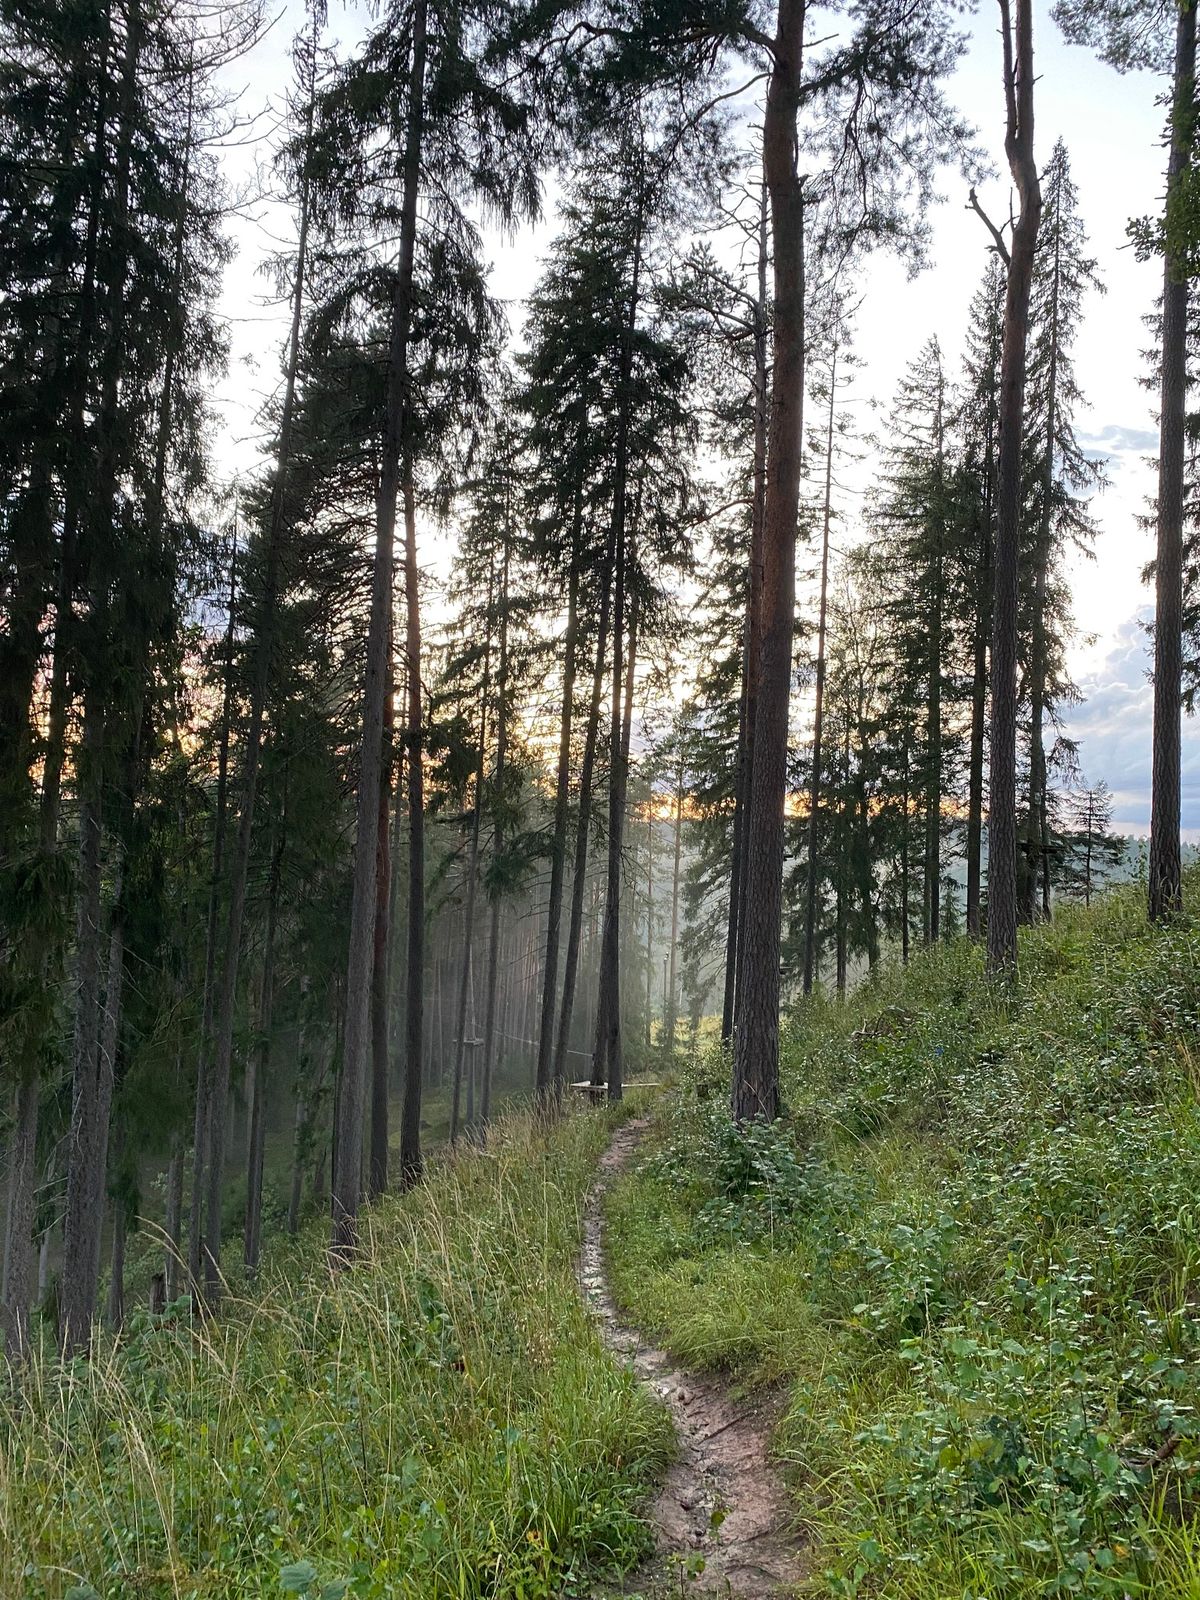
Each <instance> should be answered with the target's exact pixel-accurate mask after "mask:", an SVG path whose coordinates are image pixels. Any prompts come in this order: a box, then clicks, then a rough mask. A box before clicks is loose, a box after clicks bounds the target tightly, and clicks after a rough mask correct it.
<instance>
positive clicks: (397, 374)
mask: <svg viewBox="0 0 1200 1600" xmlns="http://www.w3.org/2000/svg"><path fill="white" fill-rule="evenodd" d="M426 16H427V13H426V4H425V0H417V3H416V5H415V7H414V9H413V20H412V43H411V56H410V63H409V85H408V121H407V127H406V130H405V149H404V179H403V183H404V189H403V200H402V203H401V216H400V240H399V257H398V261H397V266H396V279H395V285H394V288H393V292H392V306H391V328H390V333H389V351H388V377H387V414H386V419H385V424H384V437H383V451H382V461H381V466H380V473H379V488H378V493H377V497H376V509H375V566H374V577H373V581H372V587H371V616H370V622H369V625H368V633H367V674H366V683H365V686H364V691H363V717H362V724H363V726H362V741H361V746H360V757H359V779H358V820H357V829H356V833H355V843H354V878H353V888H352V892H351V903H350V950H349V958H348V962H347V969H346V974H347V975H346V1042H345V1049H344V1053H343V1057H342V1089H341V1096H340V1100H339V1104H338V1144H337V1165H336V1167H335V1170H334V1176H333V1189H332V1205H333V1223H332V1232H331V1236H330V1255H331V1259H332V1261H333V1262H334V1264H335V1265H340V1266H347V1265H348V1264H349V1262H350V1259H351V1258H352V1256H353V1255H354V1254H355V1253H356V1251H357V1248H358V1208H359V1202H360V1199H361V1195H362V1143H363V1109H364V1099H365V1090H366V1077H367V1060H368V1053H369V1049H370V1037H369V1036H370V1026H369V1015H368V1013H369V1003H370V991H371V974H372V971H373V968H374V950H373V940H372V933H373V929H374V923H375V880H376V849H377V844H378V832H379V789H380V784H381V782H382V778H383V706H384V701H385V699H386V697H387V677H388V672H387V658H388V637H389V630H390V622H391V616H392V590H393V551H394V544H395V532H396V502H397V498H398V496H399V494H400V492H401V490H403V495H404V525H405V557H404V570H405V589H406V595H405V604H406V608H407V627H406V635H405V657H406V663H407V669H408V719H407V740H406V743H407V749H408V781H409V847H410V852H411V859H410V865H409V953H408V959H409V991H408V1034H409V1043H410V1049H409V1054H408V1075H407V1076H408V1085H409V1086H412V1085H413V1083H414V1082H415V1086H416V1094H417V1107H418V1110H417V1122H416V1127H415V1128H412V1127H410V1125H409V1117H408V1105H407V1101H408V1093H407V1090H406V1097H405V1098H406V1104H405V1112H406V1114H405V1118H404V1126H403V1128H402V1130H401V1149H400V1176H401V1181H402V1182H403V1183H405V1184H409V1183H412V1182H414V1181H415V1180H416V1178H417V1177H418V1176H419V1174H420V1168H421V1157H420V1111H419V1105H420V1099H419V1097H420V1085H421V1074H420V1062H421V995H420V993H419V992H418V993H417V994H415V995H414V980H413V974H414V963H415V973H416V979H415V986H416V989H417V990H418V991H419V989H420V986H421V981H422V976H423V958H424V948H423V947H424V931H425V897H424V875H423V867H424V828H423V798H422V757H421V633H420V597H419V594H418V592H417V591H418V571H417V551H416V510H415V503H414V499H413V463H412V452H411V447H410V446H409V444H408V441H407V431H408V429H407V422H408V410H409V394H408V385H409V372H408V347H409V337H410V325H411V322H412V304H413V264H414V260H415V255H416V239H417V194H418V189H419V186H420V175H421V145H422V134H423V128H424V104H425V98H424V97H425V54H426V46H427V39H426ZM402 466H403V472H402V470H401V468H402ZM402 479H403V481H401V480H402ZM418 854H419V855H420V860H419V862H418V860H417V857H418ZM414 867H415V870H414ZM418 924H419V926H418ZM414 927H416V932H415V934H414V931H413V930H414ZM414 1042H415V1050H414V1049H413V1048H412V1045H413V1043H414ZM414 1065H415V1070H414ZM414 1133H415V1135H416V1145H415V1147H414V1145H413V1135H414Z"/></svg>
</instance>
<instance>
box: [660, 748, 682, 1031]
mask: <svg viewBox="0 0 1200 1600" xmlns="http://www.w3.org/2000/svg"><path fill="white" fill-rule="evenodd" d="M674 844H675V848H674V851H673V860H672V868H671V949H670V955H669V967H668V974H669V975H668V978H667V1004H666V1010H665V1014H664V1016H663V1038H664V1039H665V1040H666V1044H667V1049H668V1050H674V1048H675V1027H676V1023H677V1021H678V1018H679V865H680V859H681V857H682V853H683V752H682V750H681V751H680V754H679V772H678V774H677V782H676V785H675V841H674Z"/></svg>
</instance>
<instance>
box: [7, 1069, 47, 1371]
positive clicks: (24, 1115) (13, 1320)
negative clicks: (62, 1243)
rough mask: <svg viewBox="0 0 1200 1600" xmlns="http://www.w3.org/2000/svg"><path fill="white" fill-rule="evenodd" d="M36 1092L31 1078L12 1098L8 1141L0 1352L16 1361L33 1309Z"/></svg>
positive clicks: (22, 1349) (22, 1350)
mask: <svg viewBox="0 0 1200 1600" xmlns="http://www.w3.org/2000/svg"><path fill="white" fill-rule="evenodd" d="M40 1095H41V1090H40V1085H39V1083H38V1080H37V1078H36V1077H34V1076H27V1077H24V1078H22V1079H21V1081H20V1083H18V1085H17V1087H16V1090H15V1091H14V1093H13V1119H12V1134H11V1137H10V1141H9V1171H8V1210H7V1216H6V1218H5V1251H4V1320H3V1332H4V1349H5V1353H6V1354H7V1355H8V1356H10V1357H21V1356H23V1355H24V1354H25V1351H26V1350H27V1348H28V1337H29V1308H30V1306H31V1305H32V1304H33V1266H34V1249H33V1224H34V1213H35V1210H36V1202H37V1129H38V1105H39V1100H40Z"/></svg>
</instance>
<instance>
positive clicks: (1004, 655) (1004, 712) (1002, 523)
mask: <svg viewBox="0 0 1200 1600" xmlns="http://www.w3.org/2000/svg"><path fill="white" fill-rule="evenodd" d="M999 4H1000V16H1001V24H1002V35H1003V44H1004V96H1005V105H1006V112H1007V120H1006V131H1005V139H1004V147H1005V153H1006V154H1007V156H1008V164H1009V168H1010V170H1011V172H1012V177H1013V182H1014V184H1015V185H1016V189H1017V196H1018V201H1019V204H1020V212H1019V215H1018V217H1017V220H1016V222H1015V224H1014V226H1013V233H1012V249H1011V252H1010V260H1009V264H1008V282H1007V286H1006V288H1005V296H1004V344H1003V350H1002V353H1001V359H1000V405H999V425H1000V451H999V464H998V469H997V475H996V543H995V559H994V568H993V572H994V588H993V598H992V682H991V690H992V717H991V771H990V785H989V787H990V795H989V804H988V937H987V965H988V970H989V972H991V973H993V974H1005V973H1011V972H1014V971H1015V969H1016V963H1017V883H1016V849H1017V838H1016V832H1017V830H1016V809H1017V620H1018V618H1017V611H1018V591H1019V569H1020V551H1021V437H1022V428H1023V424H1024V407H1025V366H1026V358H1025V350H1026V339H1027V336H1028V331H1029V296H1030V289H1031V285H1032V278H1033V260H1034V251H1035V249H1036V246H1037V233H1038V223H1039V220H1040V218H1041V209H1042V195H1041V188H1040V185H1039V183H1038V171H1037V162H1036V161H1035V159H1034V153H1033V83H1034V77H1033V11H1032V0H999Z"/></svg>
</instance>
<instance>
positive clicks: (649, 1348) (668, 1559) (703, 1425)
mask: <svg viewBox="0 0 1200 1600" xmlns="http://www.w3.org/2000/svg"><path fill="white" fill-rule="evenodd" d="M648 1125H649V1119H648V1118H646V1117H641V1118H634V1119H633V1120H632V1121H630V1122H626V1123H624V1124H623V1125H622V1126H621V1127H620V1128H618V1129H617V1131H616V1133H615V1134H614V1135H613V1139H612V1142H611V1144H610V1145H609V1147H608V1149H607V1151H606V1152H605V1154H604V1155H603V1156H602V1157H601V1159H600V1163H599V1169H598V1172H597V1178H596V1183H595V1185H594V1187H593V1189H592V1193H591V1196H590V1198H589V1201H588V1208H587V1214H586V1218H585V1223H584V1238H583V1253H582V1256H581V1259H580V1266H579V1278H580V1284H581V1286H582V1289H583V1293H584V1296H585V1298H586V1300H587V1303H588V1305H589V1306H590V1308H591V1310H592V1312H593V1314H594V1316H595V1318H596V1321H597V1322H598V1324H599V1327H600V1331H601V1334H602V1335H603V1338H604V1341H605V1343H606V1344H607V1345H608V1347H609V1348H610V1349H611V1350H613V1351H614V1352H615V1353H616V1354H617V1355H620V1356H621V1357H623V1358H624V1359H625V1360H626V1361H628V1362H629V1363H630V1365H631V1366H632V1367H633V1370H634V1372H635V1373H636V1374H637V1376H638V1377H639V1378H640V1379H641V1380H642V1382H643V1383H644V1384H645V1385H646V1386H647V1387H648V1388H649V1389H651V1390H653V1392H654V1393H655V1395H657V1396H658V1398H659V1399H660V1400H661V1401H662V1402H663V1404H664V1405H666V1407H667V1408H668V1410H669V1411H670V1413H671V1418H672V1421H673V1422H674V1424H675V1432H676V1436H677V1439H678V1446H679V1452H678V1456H677V1458H676V1460H675V1461H674V1462H673V1464H672V1466H671V1468H670V1471H669V1472H668V1474H667V1478H666V1481H665V1483H664V1484H663V1486H662V1490H661V1492H660V1493H659V1495H658V1498H657V1499H656V1500H655V1502H654V1505H653V1507H652V1508H651V1512H650V1516H651V1520H652V1521H653V1523H654V1526H655V1529H656V1532H657V1545H658V1554H657V1556H656V1558H655V1560H654V1561H653V1562H652V1563H651V1564H650V1565H649V1566H647V1567H645V1568H643V1569H641V1570H640V1571H638V1572H635V1573H631V1574H630V1576H629V1577H628V1578H626V1580H625V1583H624V1587H623V1588H620V1589H617V1590H615V1591H614V1590H611V1589H610V1590H608V1591H607V1592H608V1593H610V1594H611V1593H617V1594H624V1595H630V1596H632V1595H645V1596H659V1595H663V1596H665V1595H667V1594H680V1593H682V1594H700V1595H722V1596H728V1597H730V1600H782V1597H784V1596H789V1595H793V1594H794V1593H795V1592H796V1587H797V1585H798V1584H799V1583H800V1582H801V1580H802V1579H803V1577H804V1575H805V1562H804V1550H803V1545H802V1540H801V1538H800V1536H799V1534H798V1532H797V1530H796V1519H795V1514H794V1511H793V1510H792V1507H791V1505H790V1504H789V1500H788V1495H787V1491H786V1489H785V1487H784V1484H783V1481H782V1479H781V1477H780V1475H779V1472H778V1470H777V1468H776V1467H775V1465H774V1463H773V1462H772V1459H771V1452H770V1435H771V1430H772V1428H773V1427H774V1424H775V1422H776V1420H777V1418H778V1411H779V1407H778V1404H777V1402H775V1401H774V1400H773V1399H772V1398H771V1397H764V1396H761V1395H760V1396H754V1395H751V1396H749V1397H747V1396H745V1395H741V1394H734V1393H731V1391H730V1389H729V1387H728V1385H726V1384H724V1383H722V1382H721V1381H720V1380H719V1378H716V1377H713V1376H711V1375H708V1374H699V1373H693V1372H685V1371H683V1370H682V1369H681V1368H680V1367H678V1366H677V1365H676V1363H675V1362H674V1361H673V1359H672V1358H671V1356H669V1355H668V1354H667V1352H666V1351H665V1350H658V1349H656V1348H655V1347H654V1346H653V1345H649V1344H646V1343H645V1342H644V1341H643V1339H642V1337H641V1335H640V1334H639V1333H638V1332H637V1330H636V1329H634V1328H631V1327H630V1326H629V1325H628V1324H627V1323H626V1322H624V1321H623V1320H622V1317H621V1314H620V1312H619V1311H618V1309H617V1306H616V1303H615V1302H614V1300H613V1297H612V1292H611V1290H610V1289H609V1286H608V1277H607V1274H606V1272H605V1261H604V1223H603V1200H604V1191H605V1189H606V1188H607V1187H608V1185H609V1184H610V1183H611V1182H612V1180H613V1178H614V1177H615V1176H616V1175H617V1174H618V1173H619V1172H620V1171H621V1170H622V1169H623V1168H624V1167H625V1166H626V1165H627V1163H628V1162H629V1159H630V1157H631V1156H632V1155H633V1152H634V1150H635V1149H636V1148H637V1145H638V1143H639V1142H640V1140H641V1138H642V1136H643V1135H644V1133H645V1131H646V1129H647V1127H648ZM697 1558H699V1559H697Z"/></svg>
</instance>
